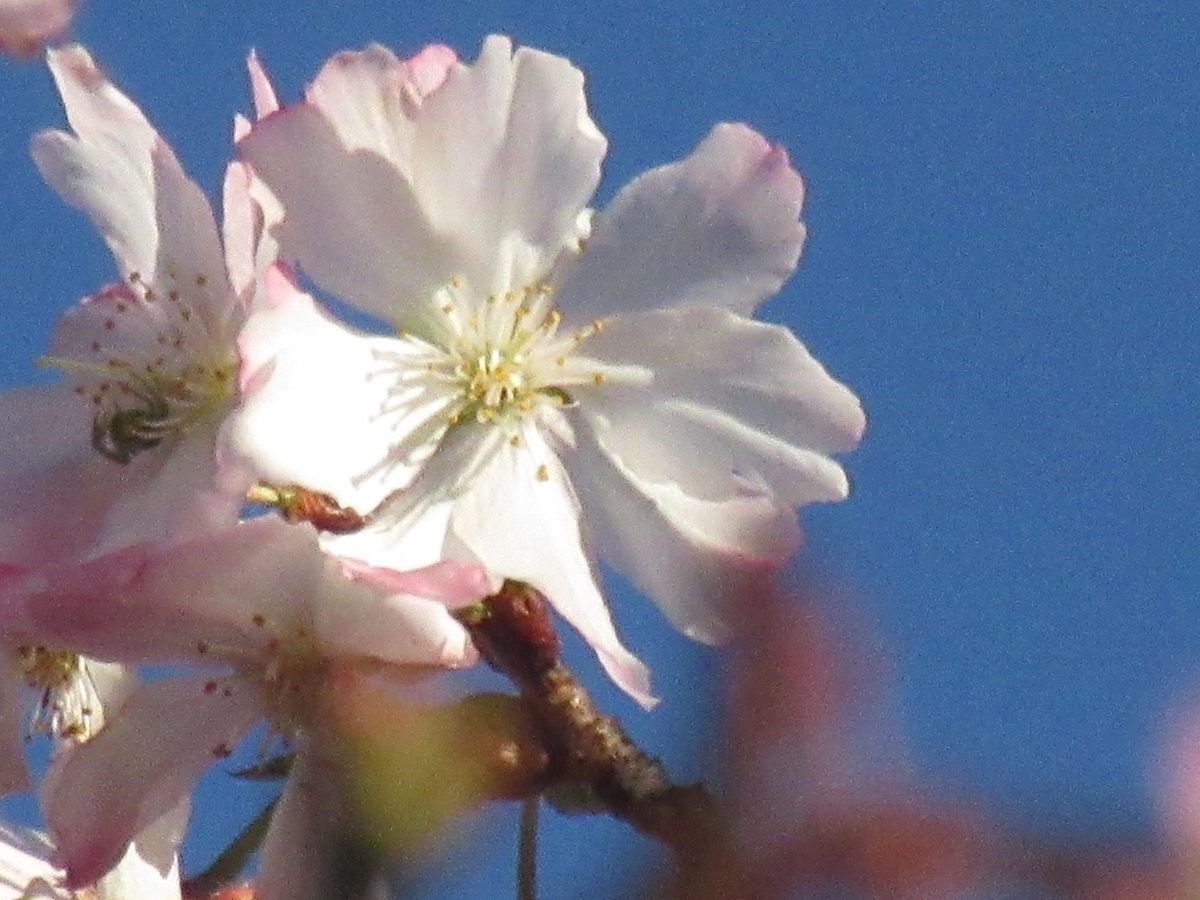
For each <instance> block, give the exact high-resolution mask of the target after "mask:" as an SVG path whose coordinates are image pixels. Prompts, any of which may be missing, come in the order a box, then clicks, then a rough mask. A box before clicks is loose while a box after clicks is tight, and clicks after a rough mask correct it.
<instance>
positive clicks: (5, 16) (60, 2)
mask: <svg viewBox="0 0 1200 900" xmlns="http://www.w3.org/2000/svg"><path fill="white" fill-rule="evenodd" d="M76 6H78V3H77V2H76V0H0V50H5V51H8V52H10V53H19V54H30V53H33V52H34V51H36V50H37V48H38V47H40V46H41V45H42V44H43V43H44V42H45V41H47V40H49V39H51V38H55V37H58V36H59V35H61V34H62V33H63V32H64V31H66V29H67V26H68V25H69V24H71V18H72V17H73V16H74V15H75V7H76Z"/></svg>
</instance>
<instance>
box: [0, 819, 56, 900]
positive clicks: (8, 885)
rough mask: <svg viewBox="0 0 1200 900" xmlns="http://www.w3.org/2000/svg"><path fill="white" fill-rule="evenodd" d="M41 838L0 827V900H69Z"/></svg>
mask: <svg viewBox="0 0 1200 900" xmlns="http://www.w3.org/2000/svg"><path fill="white" fill-rule="evenodd" d="M53 854H54V845H53V844H51V843H50V841H49V840H48V839H47V838H46V836H45V835H43V834H40V833H39V832H36V831H30V830H28V829H24V828H16V827H13V826H11V825H7V824H4V823H0V900H70V897H71V892H69V891H67V890H66V889H65V888H61V889H60V888H58V887H57V885H59V884H61V882H62V877H63V873H62V870H61V869H59V868H57V867H56V866H54V865H53V864H52V863H51V862H50V859H51V857H52V856H53Z"/></svg>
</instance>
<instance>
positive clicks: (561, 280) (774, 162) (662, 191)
mask: <svg viewBox="0 0 1200 900" xmlns="http://www.w3.org/2000/svg"><path fill="white" fill-rule="evenodd" d="M803 200H804V189H803V185H802V183H801V181H800V176H799V175H798V174H796V172H795V170H794V169H792V167H791V166H790V164H789V163H788V158H787V154H786V153H785V152H784V151H783V150H782V149H781V148H780V147H776V146H772V145H770V144H768V143H767V141H766V140H764V139H763V138H762V137H761V136H760V135H758V134H756V133H755V132H754V131H752V130H751V129H749V128H747V127H746V126H744V125H718V126H717V127H716V128H714V129H713V130H712V132H710V133H709V135H708V137H706V138H705V139H704V140H703V141H701V143H700V145H699V146H698V147H697V148H696V149H695V150H694V151H693V152H692V154H691V156H689V157H687V158H686V159H684V160H682V161H681V162H677V163H672V164H671V165H667V166H662V167H660V168H657V169H652V170H650V171H649V172H646V173H644V174H642V175H640V176H638V177H637V178H635V179H634V180H633V181H631V182H630V183H629V184H628V185H626V186H625V187H624V188H622V190H621V191H620V192H619V193H618V194H617V196H616V197H615V198H614V199H613V201H612V203H610V204H609V205H608V207H607V208H606V209H604V210H603V211H602V212H600V213H598V214H597V215H596V216H595V219H594V221H593V227H592V233H591V236H590V237H589V238H588V241H587V249H586V251H585V252H584V253H583V254H582V255H581V256H580V257H578V259H577V260H576V261H575V262H574V263H573V265H571V266H570V267H568V268H567V269H565V270H563V271H562V272H560V273H558V275H557V276H556V285H555V286H556V288H557V291H558V298H559V304H560V309H561V310H562V313H563V316H564V318H565V320H566V321H567V322H568V323H572V322H587V321H590V320H591V319H596V318H601V319H603V318H607V317H608V316H611V315H614V314H617V313H622V312H632V311H636V310H644V309H658V308H664V307H673V306H724V307H727V308H729V309H732V310H734V311H735V312H740V313H742V314H744V315H749V314H750V313H751V312H752V311H753V310H754V308H755V307H756V306H757V305H758V304H759V303H760V302H762V301H763V300H764V299H765V298H767V297H770V296H771V295H772V294H774V293H775V292H776V291H778V290H779V287H780V286H781V285H782V284H783V282H784V280H785V279H786V278H787V277H788V276H789V275H791V273H792V271H793V269H795V267H796V261H797V260H798V259H799V257H800V248H801V246H802V245H803V243H804V233H805V232H804V226H803V225H802V224H801V223H800V222H799V221H797V218H798V216H799V214H800V207H801V204H802V203H803Z"/></svg>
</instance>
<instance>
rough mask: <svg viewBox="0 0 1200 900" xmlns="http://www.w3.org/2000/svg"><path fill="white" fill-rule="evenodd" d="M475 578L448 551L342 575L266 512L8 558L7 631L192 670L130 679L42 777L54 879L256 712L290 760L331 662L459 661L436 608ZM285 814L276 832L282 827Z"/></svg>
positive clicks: (469, 654)
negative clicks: (66, 554)
mask: <svg viewBox="0 0 1200 900" xmlns="http://www.w3.org/2000/svg"><path fill="white" fill-rule="evenodd" d="M373 580H378V581H380V582H382V583H383V584H384V585H385V587H384V588H378V587H376V586H374V585H373V583H372V582H373ZM485 589H486V580H485V579H484V578H483V576H482V573H479V572H478V571H477V570H474V569H470V568H464V567H462V566H459V565H455V564H439V565H435V566H433V567H430V568H427V569H424V570H421V571H415V572H409V573H400V572H374V571H372V570H359V571H357V572H356V575H355V578H354V579H352V578H350V577H349V576H348V575H346V574H345V572H344V570H343V569H342V567H341V566H340V565H338V564H337V563H336V562H335V561H334V560H332V559H330V558H329V557H327V556H325V555H324V554H323V553H321V552H320V551H319V549H318V547H317V541H316V535H315V532H314V531H313V529H312V528H310V527H309V526H307V525H288V524H286V523H284V522H281V521H279V520H278V519H275V518H273V517H268V518H260V519H256V520H251V521H249V522H245V523H241V524H238V525H234V526H231V527H227V528H223V529H219V530H216V531H214V532H211V533H208V534H205V535H201V536H198V537H190V538H187V539H184V540H182V541H176V542H160V543H154V544H142V545H137V546H133V547H129V548H126V549H123V550H120V551H115V552H113V553H110V554H106V555H104V556H102V557H99V558H97V559H95V560H92V561H89V562H85V563H82V564H71V565H65V566H59V567H49V566H48V567H40V568H37V569H31V570H29V571H28V572H17V571H10V572H9V573H8V574H7V575H6V576H5V579H4V582H3V585H2V586H0V621H2V622H3V623H4V626H3V628H4V632H5V636H6V637H7V638H8V639H9V640H12V641H21V640H28V639H36V640H38V641H43V642H45V643H46V644H48V645H54V646H70V647H76V648H79V649H80V650H81V651H82V652H86V653H88V654H92V655H95V656H97V657H100V658H104V659H113V660H121V661H123V662H126V663H141V662H167V661H169V662H175V663H181V662H182V663H192V664H195V665H200V666H204V667H206V668H207V669H208V671H205V672H202V673H200V674H195V675H180V676H178V677H167V678H162V679H159V680H155V681H149V682H146V683H142V684H139V685H137V686H135V687H134V688H133V689H132V691H131V692H130V694H129V696H128V698H127V699H126V700H125V701H124V702H123V703H122V704H121V706H120V709H119V712H118V714H117V715H115V716H113V717H112V718H111V719H110V720H109V721H107V723H106V724H105V726H104V727H103V728H102V729H101V730H100V731H99V732H98V733H97V734H95V735H93V736H91V737H90V739H89V740H87V741H86V742H85V743H83V744H81V745H80V746H78V747H75V748H74V749H73V750H72V751H71V752H70V753H69V754H67V755H65V756H64V758H63V761H62V764H61V765H59V766H56V767H54V768H52V770H51V772H50V773H49V774H48V775H47V778H46V783H45V784H44V785H43V789H42V800H43V806H44V812H45V816H46V819H47V821H48V822H49V824H50V827H51V830H52V831H53V833H54V835H55V838H56V840H57V842H58V846H59V848H60V851H61V853H62V856H63V859H64V861H65V864H66V868H67V872H68V876H69V877H68V882H69V883H70V884H71V885H80V884H87V883H90V882H91V881H93V880H94V879H96V878H97V877H99V876H101V875H103V874H104V873H105V872H106V871H107V870H108V869H109V867H110V866H111V865H112V864H113V862H114V860H115V859H116V857H117V855H118V853H119V852H120V851H121V848H122V847H124V846H125V844H126V843H128V842H129V841H130V839H131V838H132V837H133V836H134V835H136V834H138V833H139V832H141V831H142V830H143V829H145V828H147V827H148V826H150V825H151V824H153V823H154V822H156V821H159V820H161V819H162V817H164V816H167V815H169V814H170V812H171V811H172V810H174V809H175V808H176V807H177V806H178V804H179V803H180V802H181V801H182V800H183V799H184V798H186V796H187V794H188V791H189V789H190V786H191V784H192V782H193V780H194V779H195V778H196V777H197V776H198V775H199V774H200V772H202V771H203V770H204V769H205V768H206V767H207V766H208V765H209V764H210V763H211V762H212V761H213V760H214V759H221V758H224V757H226V756H228V755H229V753H230V752H231V751H232V749H233V747H234V746H235V745H236V743H237V741H238V740H239V738H240V736H241V735H242V734H243V733H244V732H245V731H246V730H247V729H249V728H250V727H251V726H252V725H253V724H254V723H255V722H257V721H259V720H261V719H264V718H265V719H266V722H267V724H268V728H269V729H270V732H271V733H272V734H275V735H277V736H278V737H279V738H281V739H283V740H284V741H286V742H288V743H289V744H291V745H292V747H293V748H294V749H296V750H297V752H298V753H299V754H301V755H303V753H304V748H305V746H306V745H307V744H308V742H309V740H308V737H309V735H310V733H312V732H313V731H319V730H320V728H321V727H322V724H323V723H322V720H321V716H320V709H321V704H320V703H319V702H317V701H318V699H319V697H320V696H321V691H322V686H323V685H324V683H325V679H326V677H327V675H328V673H329V672H330V671H331V670H332V669H333V668H334V667H336V666H347V667H350V668H352V669H354V668H362V669H364V670H365V671H368V672H372V673H375V672H378V673H382V674H385V675H386V674H391V675H397V676H401V677H405V678H411V677H413V675H414V674H415V673H421V672H424V671H426V670H428V669H430V668H432V667H438V668H442V667H454V666H460V665H466V664H469V663H471V662H473V661H474V659H475V651H474V648H473V646H472V645H471V642H470V639H469V638H468V636H467V634H466V632H465V630H464V629H463V628H462V627H461V626H460V625H459V624H458V623H457V622H456V621H455V620H454V619H453V617H452V616H451V615H450V613H449V612H448V610H447V608H446V604H447V603H450V604H454V603H461V602H463V601H464V600H466V599H468V598H470V597H475V596H478V595H479V593H480V592H481V591H483V590H485ZM393 590H401V591H403V592H404V593H405V596H389V594H390V593H391V592H392V591H393ZM408 595H417V596H408ZM422 597H433V598H436V599H421V598H422ZM214 668H215V669H216V671H214ZM292 793H295V790H293V791H292ZM288 808H296V809H297V810H300V811H302V810H303V809H304V808H305V804H304V803H303V802H302V800H295V801H292V802H291V803H290V804H289V805H288ZM300 814H301V813H300V812H296V813H295V814H294V815H300ZM293 818H294V816H293V815H292V814H289V815H288V816H284V817H283V818H282V819H281V820H279V823H278V826H277V827H278V828H279V829H282V830H283V831H284V832H285V833H289V832H291V831H292V830H295V829H297V828H298V827H299V826H298V825H297V824H296V823H295V822H294V821H293ZM275 827H276V826H275V825H273V828H275ZM269 840H270V839H269ZM273 843H274V844H276V845H278V844H280V843H282V844H284V845H286V841H282V842H281V841H280V840H275V841H273ZM278 852H283V851H282V850H280V851H278ZM293 852H295V851H293ZM265 866H266V862H264V867H265ZM263 896H294V895H293V894H286V893H283V892H280V893H275V894H271V893H265V892H264V893H263Z"/></svg>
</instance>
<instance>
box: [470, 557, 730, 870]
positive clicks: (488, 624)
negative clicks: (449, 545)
mask: <svg viewBox="0 0 1200 900" xmlns="http://www.w3.org/2000/svg"><path fill="white" fill-rule="evenodd" d="M459 618H460V620H461V621H462V623H463V624H464V625H465V626H466V628H467V629H468V630H469V631H470V634H471V637H472V639H473V640H474V642H475V645H476V647H478V648H479V652H480V653H481V654H482V655H483V657H484V659H486V660H487V662H488V664H489V665H491V666H492V668H494V669H496V670H497V671H499V672H501V673H503V674H504V675H506V676H508V678H509V679H511V680H512V682H513V683H514V684H515V685H516V686H517V688H518V689H519V690H520V692H521V698H522V700H523V701H524V703H525V705H526V706H527V708H528V709H529V710H530V712H531V714H532V718H533V720H534V722H535V723H536V725H537V727H538V729H539V731H540V732H541V737H542V740H543V741H544V743H545V747H546V749H547V751H548V753H549V756H550V781H551V782H552V783H553V784H554V785H555V787H556V788H563V787H566V788H576V789H580V790H582V791H584V792H586V793H587V794H589V795H591V796H592V797H594V798H595V799H596V800H598V801H599V802H600V804H601V805H602V808H603V809H605V810H607V811H608V812H610V813H611V814H612V815H614V816H616V817H617V818H619V819H622V820H624V821H626V822H628V823H629V824H631V825H632V826H633V827H634V828H636V829H637V830H638V831H641V832H642V833H644V834H647V835H649V836H651V837H654V838H657V839H658V840H660V841H662V842H664V843H665V844H667V845H668V846H670V847H672V848H673V849H674V850H676V851H677V852H678V853H679V854H680V855H681V857H683V858H684V859H685V860H698V859H701V858H707V857H710V856H711V854H712V852H713V851H714V849H716V848H718V847H721V846H722V845H723V844H724V836H723V834H722V828H721V825H720V816H719V815H718V812H717V809H716V804H715V802H714V801H713V799H712V797H711V796H710V795H709V793H708V791H707V790H706V789H705V788H704V786H703V785H700V784H690V785H677V784H674V783H673V782H672V781H671V779H670V776H669V775H668V774H667V772H666V769H664V768H663V766H662V764H661V763H660V762H659V761H658V760H657V759H655V758H654V757H652V756H649V755H647V754H646V753H643V752H642V751H641V750H640V749H639V748H638V747H637V745H635V744H634V743H633V741H632V740H631V739H630V738H629V736H628V735H626V734H625V732H624V731H623V730H622V729H621V726H620V725H619V724H618V723H617V721H616V720H615V719H613V718H612V717H610V716H606V715H603V714H602V713H601V712H600V711H599V710H597V709H596V706H595V704H594V703H593V702H592V700H591V698H590V697H589V696H588V694H587V692H586V691H585V690H584V689H583V687H582V686H581V685H580V684H579V682H578V681H577V680H576V679H575V676H574V675H573V674H572V673H571V671H570V670H569V669H568V668H567V667H566V666H565V665H564V664H563V662H562V660H561V659H560V657H559V642H558V636H557V635H556V634H555V631H554V625H553V622H552V621H551V618H550V612H549V609H548V608H547V604H546V601H545V599H544V598H543V597H542V595H541V594H539V593H538V592H537V591H536V590H534V589H533V588H531V587H529V586H528V585H524V584H521V583H519V582H513V581H507V582H505V583H504V585H503V587H502V588H501V589H500V591H499V592H497V593H496V594H493V595H492V596H490V597H488V598H486V599H485V600H484V601H483V602H482V603H480V604H477V605H476V606H473V607H470V608H468V609H466V610H463V611H462V612H461V613H460V614H459Z"/></svg>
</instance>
